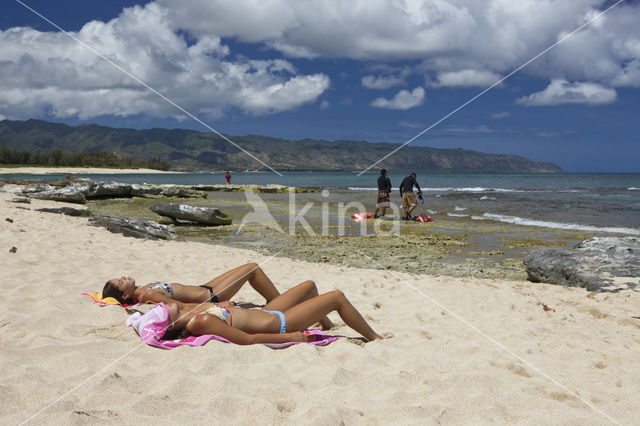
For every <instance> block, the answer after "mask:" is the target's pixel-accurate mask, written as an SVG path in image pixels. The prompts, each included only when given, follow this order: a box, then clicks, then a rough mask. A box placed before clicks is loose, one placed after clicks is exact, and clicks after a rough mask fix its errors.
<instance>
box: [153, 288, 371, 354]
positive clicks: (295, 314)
mask: <svg viewBox="0 0 640 426" xmlns="http://www.w3.org/2000/svg"><path fill="white" fill-rule="evenodd" d="M315 288H316V286H315V283H314V282H313V281H305V282H303V283H302V284H299V285H297V286H296V287H293V288H292V289H290V290H287V291H286V292H285V293H283V294H281V295H280V296H278V297H276V298H275V299H273V300H272V301H270V302H269V303H267V304H266V305H265V306H264V308H262V309H244V308H240V307H236V306H221V305H218V304H210V303H206V304H202V305H201V306H199V307H197V308H193V307H190V308H189V309H184V308H181V307H180V306H178V305H177V304H176V303H169V304H167V305H166V306H165V305H164V304H161V305H159V306H157V307H155V308H154V309H162V310H166V311H167V312H166V313H167V317H168V324H167V335H168V336H171V337H168V336H165V337H164V339H167V340H169V339H174V338H176V336H177V337H180V338H184V337H187V336H189V335H193V336H201V335H207V334H215V335H217V336H220V337H224V338H225V339H227V340H229V341H230V342H233V343H236V344H239V345H250V344H253V343H284V342H305V341H311V340H312V336H307V335H305V334H304V333H303V331H304V330H306V329H307V328H308V327H309V326H311V325H313V324H315V323H317V322H322V321H324V320H327V321H328V319H327V317H326V315H327V314H328V313H329V312H333V311H336V312H337V313H338V315H340V318H342V320H343V321H344V322H345V324H347V325H348V326H349V327H351V328H352V329H354V330H355V331H357V332H358V333H360V334H361V335H362V336H364V337H365V338H366V339H367V340H376V339H382V336H380V335H379V334H377V333H376V332H375V331H373V329H372V328H371V326H369V324H367V322H366V321H365V319H364V318H363V317H362V315H360V313H359V312H358V311H357V310H356V308H355V307H354V306H353V305H352V304H351V302H349V300H348V299H347V298H346V297H345V295H344V294H343V293H342V291H340V290H334V291H331V292H329V293H325V294H321V295H318V294H317V290H316V291H315V295H312V296H310V295H311V294H313V293H314V291H313V289H315Z"/></svg>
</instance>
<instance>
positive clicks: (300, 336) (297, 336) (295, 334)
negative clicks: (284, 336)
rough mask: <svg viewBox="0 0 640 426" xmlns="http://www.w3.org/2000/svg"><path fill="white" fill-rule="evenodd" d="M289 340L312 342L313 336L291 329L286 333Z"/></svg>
mask: <svg viewBox="0 0 640 426" xmlns="http://www.w3.org/2000/svg"><path fill="white" fill-rule="evenodd" d="M288 334H289V336H290V338H289V341H291V342H313V340H314V337H313V335H312V334H304V333H303V332H302V331H292V332H291V333H288Z"/></svg>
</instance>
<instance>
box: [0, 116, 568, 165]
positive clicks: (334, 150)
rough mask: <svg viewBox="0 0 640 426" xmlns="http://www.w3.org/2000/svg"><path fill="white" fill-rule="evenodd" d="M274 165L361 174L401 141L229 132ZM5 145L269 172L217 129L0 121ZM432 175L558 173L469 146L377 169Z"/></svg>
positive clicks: (405, 155) (410, 154)
mask: <svg viewBox="0 0 640 426" xmlns="http://www.w3.org/2000/svg"><path fill="white" fill-rule="evenodd" d="M227 137H228V138H229V139H231V140H232V141H233V142H234V143H235V144H237V145H238V146H240V147H242V149H244V150H246V151H247V152H250V153H251V154H252V155H254V156H255V157H257V158H259V159H260V160H261V161H263V162H264V163H265V164H268V165H269V166H270V167H272V168H273V169H276V170H310V171H334V170H335V171H347V170H348V171H352V170H355V171H360V170H364V169H365V168H367V167H369V166H370V165H371V164H373V163H375V162H376V161H378V160H379V159H380V158H382V157H384V156H386V155H388V154H389V153H390V152H392V151H393V150H394V149H396V148H398V147H399V146H400V144H397V143H385V142H376V143H371V142H366V141H348V140H337V141H326V140H313V139H301V140H288V139H281V138H273V137H269V136H260V135H246V136H227ZM0 145H5V146H7V147H9V148H16V149H19V150H23V151H31V152H35V151H41V152H51V151H53V150H56V149H59V150H62V151H67V152H71V153H79V152H91V151H101V152H108V153H113V154H116V155H118V156H132V157H134V158H138V159H141V160H145V159H151V158H157V159H162V160H166V161H169V162H170V163H171V165H172V169H173V170H185V171H187V170H222V169H229V170H264V169H265V166H264V165H262V164H261V163H260V162H258V161H256V160H255V159H253V158H251V156H249V155H248V154H246V153H245V152H243V151H242V150H240V149H238V148H237V147H235V146H233V144H231V143H229V142H228V141H226V140H224V138H222V137H220V136H218V135H216V134H213V133H203V132H198V131H194V130H185V129H158V128H155V129H148V130H136V129H127V128H111V127H106V126H99V125H95V124H85V125H79V126H68V125H66V124H61V123H51V122H47V121H42V120H26V121H12V120H3V121H0ZM382 167H384V168H387V169H390V170H393V171H411V170H415V171H421V172H429V173H558V172H562V169H561V168H560V167H559V166H558V165H556V164H554V163H549V162H539V161H534V160H530V159H528V158H524V157H519V156H515V155H507V154H486V153H481V152H477V151H471V150H464V149H459V148H456V149H437V148H428V147H417V146H405V147H404V148H402V149H400V150H398V152H396V153H394V154H393V155H391V156H389V157H388V158H386V159H385V160H384V161H383V162H381V163H380V164H378V165H377V166H376V168H377V169H379V168H382Z"/></svg>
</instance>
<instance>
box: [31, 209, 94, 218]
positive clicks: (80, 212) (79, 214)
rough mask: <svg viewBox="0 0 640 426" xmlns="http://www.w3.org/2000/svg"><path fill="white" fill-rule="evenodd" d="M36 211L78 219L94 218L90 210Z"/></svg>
mask: <svg viewBox="0 0 640 426" xmlns="http://www.w3.org/2000/svg"><path fill="white" fill-rule="evenodd" d="M36 211H37V212H44V213H58V214H65V215H67V216H76V217H92V216H93V213H91V212H90V211H89V210H83V209H74V208H73V207H61V208H43V209H36Z"/></svg>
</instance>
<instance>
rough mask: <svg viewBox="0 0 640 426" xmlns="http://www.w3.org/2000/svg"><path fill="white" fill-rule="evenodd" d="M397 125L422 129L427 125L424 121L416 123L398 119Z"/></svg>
mask: <svg viewBox="0 0 640 426" xmlns="http://www.w3.org/2000/svg"><path fill="white" fill-rule="evenodd" d="M398 125H399V126H402V127H408V128H410V129H424V128H426V127H427V125H426V124H424V123H418V122H415V121H404V120H403V121H399V122H398Z"/></svg>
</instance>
